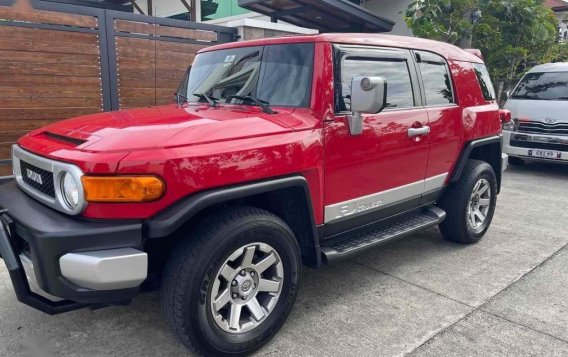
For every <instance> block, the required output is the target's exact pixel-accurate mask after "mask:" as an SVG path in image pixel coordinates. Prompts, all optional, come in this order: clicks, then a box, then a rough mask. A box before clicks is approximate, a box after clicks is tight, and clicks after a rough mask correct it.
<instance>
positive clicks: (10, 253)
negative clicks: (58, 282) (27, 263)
mask: <svg viewBox="0 0 568 357" xmlns="http://www.w3.org/2000/svg"><path fill="white" fill-rule="evenodd" d="M0 214H1V216H0V222H1V224H0V256H1V257H2V259H4V262H5V263H6V267H7V268H8V272H9V273H10V279H11V280H12V285H13V286H14V292H15V293H16V298H17V299H18V301H20V302H21V303H24V304H26V305H28V306H31V307H33V308H35V309H37V310H40V311H42V312H44V313H46V314H49V315H56V314H61V313H64V312H69V311H73V310H77V309H81V308H83V307H85V305H84V304H80V303H77V302H74V301H70V300H62V301H51V300H49V299H47V298H45V297H43V296H41V295H38V294H36V293H34V292H33V291H31V289H30V284H29V283H28V279H27V277H26V273H25V271H24V267H23V266H22V262H21V261H20V259H19V257H17V256H16V254H15V253H14V246H13V244H12V242H11V237H10V234H9V233H8V232H11V231H13V229H14V222H13V221H12V219H11V218H10V217H9V216H8V215H7V214H6V210H3V211H2V212H0Z"/></svg>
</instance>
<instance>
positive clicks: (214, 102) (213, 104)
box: [192, 93, 219, 108]
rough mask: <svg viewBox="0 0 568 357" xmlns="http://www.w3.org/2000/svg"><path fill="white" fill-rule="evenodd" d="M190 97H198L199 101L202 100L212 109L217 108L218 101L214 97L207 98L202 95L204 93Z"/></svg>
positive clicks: (205, 95)
mask: <svg viewBox="0 0 568 357" xmlns="http://www.w3.org/2000/svg"><path fill="white" fill-rule="evenodd" d="M192 95H194V96H196V97H198V98H199V99H204V100H205V101H207V103H209V105H210V106H211V107H213V108H216V107H217V101H218V100H219V99H217V98H215V97H210V96H208V95H207V94H204V93H193V94H192Z"/></svg>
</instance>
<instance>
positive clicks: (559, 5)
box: [544, 0, 568, 10]
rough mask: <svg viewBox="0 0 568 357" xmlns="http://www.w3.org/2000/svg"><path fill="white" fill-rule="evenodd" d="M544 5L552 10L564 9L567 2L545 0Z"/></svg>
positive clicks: (566, 6)
mask: <svg viewBox="0 0 568 357" xmlns="http://www.w3.org/2000/svg"><path fill="white" fill-rule="evenodd" d="M544 5H545V6H547V7H549V8H551V9H552V10H564V9H568V2H566V1H563V0H546V1H545V2H544Z"/></svg>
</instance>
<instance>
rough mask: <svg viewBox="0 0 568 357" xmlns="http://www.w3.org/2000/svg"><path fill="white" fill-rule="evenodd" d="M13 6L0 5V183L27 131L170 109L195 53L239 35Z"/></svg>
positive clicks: (126, 16) (81, 10)
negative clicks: (106, 114)
mask: <svg viewBox="0 0 568 357" xmlns="http://www.w3.org/2000/svg"><path fill="white" fill-rule="evenodd" d="M10 2H11V1H10V0H0V138H1V140H0V176H3V175H9V174H10V170H11V169H10V160H9V158H10V147H11V145H12V144H13V143H14V142H15V141H16V140H17V138H19V137H20V136H22V135H24V134H25V133H27V132H28V131H30V130H33V129H35V128H38V127H41V126H43V125H46V124H48V123H51V122H53V121H57V120H61V119H65V118H69V117H74V116H78V115H83V114H89V113H96V112H100V111H105V110H107V111H108V110H117V109H124V108H131V107H140V106H152V105H159V104H164V103H168V102H171V100H172V97H173V93H174V91H175V89H176V88H177V86H178V84H179V81H180V80H181V78H182V76H183V74H184V72H185V70H186V69H187V66H189V65H190V64H191V62H192V61H193V58H194V56H195V53H196V52H197V51H198V50H199V49H201V48H204V47H207V46H211V45H214V44H218V43H224V42H230V41H233V40H234V39H235V37H236V33H237V32H236V29H233V28H227V27H221V26H213V25H206V24H199V23H192V22H187V21H180V20H172V19H163V18H153V17H148V16H143V15H137V14H131V13H125V12H120V11H112V10H103V9H97V8H88V7H82V6H73V5H66V4H60V3H54V2H47V1H40V0H36V1H32V2H31V6H30V4H29V3H27V1H26V0H21V2H18V3H17V4H16V5H15V6H7V5H9V3H10ZM22 4H23V5H22Z"/></svg>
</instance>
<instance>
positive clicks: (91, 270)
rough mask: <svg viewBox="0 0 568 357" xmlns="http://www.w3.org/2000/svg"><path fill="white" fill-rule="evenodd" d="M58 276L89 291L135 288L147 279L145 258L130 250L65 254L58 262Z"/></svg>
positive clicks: (144, 255) (146, 255) (145, 255)
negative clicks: (59, 270) (59, 271)
mask: <svg viewBox="0 0 568 357" xmlns="http://www.w3.org/2000/svg"><path fill="white" fill-rule="evenodd" d="M59 266H60V268H61V274H62V275H63V277H65V278H66V279H67V280H69V281H71V282H72V283H74V284H77V285H78V286H80V287H83V288H87V289H92V290H116V289H128V288H135V287H137V286H139V285H140V284H142V282H143V281H144V280H146V277H147V275H148V254H146V253H144V252H141V251H139V250H137V249H134V248H119V249H107V250H97V251H90V252H81V253H67V254H65V255H64V256H62V257H61V258H59Z"/></svg>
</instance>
